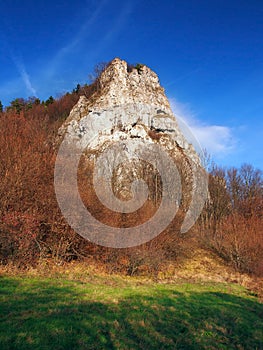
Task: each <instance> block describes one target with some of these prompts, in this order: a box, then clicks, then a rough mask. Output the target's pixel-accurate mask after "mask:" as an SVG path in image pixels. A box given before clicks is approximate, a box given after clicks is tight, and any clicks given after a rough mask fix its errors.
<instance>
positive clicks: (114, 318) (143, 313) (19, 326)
mask: <svg viewBox="0 0 263 350" xmlns="http://www.w3.org/2000/svg"><path fill="white" fill-rule="evenodd" d="M0 301H1V304H0V314H1V323H0V349H2V350H5V349H19V350H23V349H67V350H73V349H96V350H97V349H146V350H147V349H263V321H262V319H263V305H262V304H261V303H259V302H258V301H257V299H256V298H255V297H254V296H252V295H249V293H248V292H247V291H246V290H245V289H243V288H241V287H239V286H237V285H230V284H212V283H210V284H201V283H199V284H198V283H195V284H186V283H184V284H180V283H179V284H157V283H153V282H151V283H150V282H143V281H140V280H136V279H124V278H118V277H115V278H114V277H97V278H96V277H93V278H90V280H88V281H83V280H82V281H81V280H80V281H78V280H69V279H67V278H65V277H62V276H61V277H57V278H54V279H51V278H43V277H39V278H37V277H32V276H15V277H13V276H12V277H8V276H3V277H0Z"/></svg>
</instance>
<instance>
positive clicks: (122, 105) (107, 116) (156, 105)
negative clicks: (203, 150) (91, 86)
mask: <svg viewBox="0 0 263 350" xmlns="http://www.w3.org/2000/svg"><path fill="white" fill-rule="evenodd" d="M97 84H98V86H99V91H97V92H95V93H94V95H93V96H92V97H91V98H90V99H87V98H86V97H85V96H81V97H80V99H79V101H78V103H77V104H76V105H75V106H74V108H73V109H72V111H71V113H70V115H69V117H68V119H67V120H66V122H65V123H64V125H63V126H62V128H61V129H60V135H64V134H65V133H67V134H68V135H70V136H71V137H72V139H74V141H75V142H79V144H80V147H82V148H83V147H84V145H85V147H88V148H89V149H93V150H95V149H99V148H101V147H102V146H103V145H104V144H105V143H109V142H116V141H117V140H119V139H122V140H123V139H128V138H135V137H137V138H140V139H142V140H145V141H147V142H156V141H157V139H158V142H159V143H162V144H166V147H167V148H168V149H171V148H174V147H179V148H180V149H182V150H183V151H184V152H185V153H186V155H187V157H189V158H190V159H192V160H193V161H194V162H195V163H199V157H198V156H197V154H196V152H195V150H194V148H193V147H192V145H191V144H189V143H188V142H187V141H186V139H185V137H184V136H183V134H182V132H181V131H180V129H179V127H178V124H177V121H176V118H175V117H174V115H173V112H172V110H171V107H170V104H169V101H168V99H167V97H166V95H165V93H164V89H163V88H162V87H161V86H160V82H159V78H158V76H157V74H156V73H154V72H153V71H152V70H151V69H150V68H148V67H147V66H145V65H139V68H138V67H137V68H132V69H131V70H130V71H128V65H127V63H126V62H125V61H123V60H120V59H119V58H115V59H114V60H113V61H112V62H111V63H110V64H109V65H108V66H107V68H106V69H105V70H104V71H103V72H102V74H101V76H100V77H99V80H98V83H97ZM170 142H172V144H170Z"/></svg>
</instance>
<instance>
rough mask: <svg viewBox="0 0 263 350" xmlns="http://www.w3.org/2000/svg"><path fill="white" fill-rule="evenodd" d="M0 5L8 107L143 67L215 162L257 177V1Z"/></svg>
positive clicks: (262, 68)
mask: <svg viewBox="0 0 263 350" xmlns="http://www.w3.org/2000/svg"><path fill="white" fill-rule="evenodd" d="M0 4H1V21H0V42H1V46H0V100H1V101H2V102H3V104H4V105H8V104H9V103H10V101H12V100H13V99H14V98H16V97H24V98H26V97H29V96H33V95H35V96H37V97H39V98H40V99H46V98H48V97H49V96H50V95H53V96H55V97H56V96H59V95H61V94H63V93H64V92H66V91H71V90H72V89H73V88H74V87H75V86H76V85H77V83H80V84H82V83H86V82H88V77H89V74H90V73H91V72H92V70H93V67H94V65H95V64H96V63H98V62H105V61H109V60H111V59H113V58H114V57H120V58H122V59H125V60H127V61H129V62H130V63H137V62H141V63H144V64H146V65H148V66H149V67H150V68H152V69H153V70H154V71H155V72H156V73H157V74H158V75H159V77H160V80H161V84H162V85H163V86H164V88H165V90H166V93H167V95H168V97H169V99H170V101H171V104H172V107H173V109H174V111H175V113H176V114H178V115H179V116H180V117H182V118H183V119H184V120H185V121H186V122H187V124H188V125H189V126H190V127H191V129H192V131H193V133H194V135H195V136H196V137H197V138H198V139H199V141H200V143H201V145H202V147H204V148H206V149H207V151H208V153H210V154H211V155H212V157H213V159H214V160H215V161H216V163H218V164H219V165H223V166H240V165H241V164H242V163H244V162H247V163H251V164H252V165H254V166H255V167H259V168H261V169H263V157H262V149H263V94H262V92H263V2H262V0H250V1H247V0H186V1H179V0H178V1H177V0H176V1H172V0H171V1H169V0H163V1H157V0H145V1H139V0H134V1H132V0H126V1H125V0H123V1H117V0H113V1H110V0H97V1H92V0H91V1H85V0H81V1H79V0H74V1H62V0H53V1H50V0H45V1H44V0H34V1H32V0H24V1H21V0H2V1H0Z"/></svg>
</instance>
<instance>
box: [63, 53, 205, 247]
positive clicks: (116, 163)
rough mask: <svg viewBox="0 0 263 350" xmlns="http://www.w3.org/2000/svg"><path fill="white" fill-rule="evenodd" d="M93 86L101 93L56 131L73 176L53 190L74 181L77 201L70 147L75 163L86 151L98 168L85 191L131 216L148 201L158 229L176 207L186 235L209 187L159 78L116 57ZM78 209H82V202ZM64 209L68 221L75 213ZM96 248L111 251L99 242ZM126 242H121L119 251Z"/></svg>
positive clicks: (81, 102) (75, 110)
mask: <svg viewBox="0 0 263 350" xmlns="http://www.w3.org/2000/svg"><path fill="white" fill-rule="evenodd" d="M96 85H97V87H98V89H97V90H96V91H95V92H94V93H93V95H92V96H91V97H90V98H89V99H87V98H86V97H85V96H81V97H80V99H79V101H78V103H77V104H76V105H75V106H74V107H73V109H72V111H71V113H70V115H69V117H68V118H67V120H66V121H65V123H64V125H63V126H62V127H61V129H60V136H61V137H63V142H62V146H63V147H62V149H63V151H60V154H61V157H60V159H59V162H60V161H63V159H65V158H66V159H67V171H68V173H70V176H67V175H65V176H64V175H63V176H60V174H59V176H58V178H59V179H60V180H61V181H60V182H59V181H57V182H58V185H59V186H61V188H62V189H63V183H62V182H63V181H64V180H63V179H64V178H71V179H72V181H71V180H70V181H71V183H72V186H71V183H69V184H68V185H67V186H68V188H70V187H72V188H75V190H74V191H75V192H74V193H75V196H76V197H78V196H79V195H78V193H77V190H76V179H75V177H76V173H77V165H78V161H76V160H75V158H74V155H72V153H71V148H70V145H74V147H73V148H74V152H75V153H76V154H78V157H79V159H80V157H81V153H82V154H83V153H84V154H85V159H86V161H87V162H88V160H91V159H92V160H93V161H95V163H96V164H97V168H96V169H97V170H96V171H95V170H94V174H95V176H94V179H95V180H94V182H93V184H91V185H90V188H91V187H92V186H93V185H94V186H95V187H96V195H97V196H98V198H99V199H100V201H101V202H102V203H104V204H105V205H106V206H107V207H108V208H110V209H111V210H113V211H115V212H119V213H133V212H134V211H136V210H138V209H139V208H140V207H141V206H142V205H143V203H145V201H146V202H147V199H148V200H149V202H151V203H154V205H155V206H156V207H157V208H158V206H159V209H158V210H157V214H156V215H155V216H154V218H155V220H156V221H154V224H153V226H154V227H158V229H159V227H161V228H163V227H166V226H168V224H169V222H170V221H169V220H170V219H171V218H173V217H174V213H175V212H176V211H177V209H178V208H180V210H179V212H180V214H182V215H181V216H180V217H181V219H180V220H181V221H180V220H179V221H180V222H181V223H182V232H185V231H187V230H188V229H189V227H191V225H192V224H193V222H194V221H195V220H196V218H197V216H198V214H199V213H200V211H201V209H202V205H203V203H204V200H205V197H206V193H205V192H206V181H205V177H204V176H203V175H204V171H203V169H202V167H201V163H200V159H199V156H198V154H197V153H196V151H195V150H194V148H193V146H192V145H191V144H189V143H188V142H187V141H186V139H185V137H184V136H183V134H182V132H181V130H180V129H179V127H178V124H177V121H176V118H175V116H174V115H173V113H172V110H171V107H170V104H169V101H168V99H167V97H166V95H165V92H164V89H163V88H162V87H161V86H160V83H159V79H158V76H157V75H156V73H154V72H153V71H152V70H151V69H150V68H148V67H146V66H144V65H138V66H137V67H133V68H131V67H129V66H128V65H127V63H126V62H125V61H123V60H120V59H118V58H115V59H114V60H113V61H112V62H110V63H109V64H108V66H107V67H106V68H105V70H104V71H103V72H102V73H101V75H100V77H99V78H98V80H97V81H96ZM68 145H69V147H68ZM60 148H61V147H60ZM73 148H72V149H73ZM71 164H74V165H71ZM73 167H74V169H73ZM71 168H72V169H73V170H72V169H71ZM57 169H60V165H58V166H57ZM61 169H62V170H63V167H62V168H61ZM138 179H139V181H137V180H138ZM140 179H142V180H143V181H144V182H143V181H140ZM145 183H146V184H147V186H148V193H147V191H145V186H144V185H145ZM134 184H135V185H134ZM133 185H134V186H133ZM61 198H62V196H61ZM163 198H166V199H165V200H163ZM61 203H62V204H61V205H64V206H65V208H67V207H68V205H67V204H68V199H65V200H64V199H63V198H62V199H61ZM78 206H79V207H81V206H82V204H81V203H80V199H78ZM66 210H67V211H66ZM66 210H65V212H67V213H68V215H69V216H70V215H71V212H72V211H73V210H74V208H73V209H70V210H69V209H68V208H67V209H66ZM158 213H161V214H158ZM168 214H169V215H168ZM71 216H72V215H71ZM183 217H184V218H183ZM169 218H170V219H169ZM168 219H169V220H168ZM125 220H126V219H125ZM125 220H124V221H125ZM177 222H178V220H177ZM94 225H95V226H96V225H97V224H94ZM77 226H78V227H79V226H80V224H79V223H78V224H77ZM103 230H106V228H105V227H104V228H103ZM147 230H148V231H147ZM161 230H162V229H160V232H161ZM153 231H154V230H153ZM157 231H158V230H157ZM151 232H152V226H151V227H150V226H149V229H145V227H144V226H143V227H142V228H141V229H140V230H138V237H140V235H146V236H147V238H146V236H145V238H144V239H142V240H140V239H139V241H140V242H145V241H147V240H150V239H151V238H152V237H153V236H154V235H155V234H154V235H152V234H151ZM122 237H124V236H119V238H118V239H119V240H122V239H124V238H122ZM126 239H128V240H130V238H127V237H126ZM137 241H138V240H137ZM96 242H100V244H105V245H110V246H112V242H111V243H108V242H107V243H105V242H106V241H104V238H102V239H101V240H96ZM101 242H102V243H101ZM125 244H126V243H125V242H123V243H120V242H119V243H118V244H117V245H116V246H118V247H123V246H126V245H125ZM129 245H133V243H131V242H130V243H129V244H128V246H129Z"/></svg>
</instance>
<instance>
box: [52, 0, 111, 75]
mask: <svg viewBox="0 0 263 350" xmlns="http://www.w3.org/2000/svg"><path fill="white" fill-rule="evenodd" d="M107 2H108V0H104V1H101V2H100V3H99V6H98V7H97V8H96V9H95V11H94V12H93V13H92V15H91V16H90V17H89V14H87V20H86V21H85V22H84V23H82V25H81V26H80V29H79V31H78V32H77V33H76V34H75V35H74V36H73V37H71V38H70V39H69V40H68V42H67V43H66V44H65V45H64V46H63V47H61V48H60V49H59V50H58V52H57V53H56V55H55V56H54V58H53V60H52V61H51V63H49V65H48V69H47V72H46V73H47V75H48V76H49V77H52V76H53V75H54V74H55V73H56V71H57V69H58V67H59V66H60V65H61V63H62V62H63V60H64V59H65V58H66V57H67V55H68V54H70V53H72V52H73V50H76V48H77V46H78V45H80V44H81V43H82V42H83V41H84V40H85V39H87V36H88V35H89V34H90V33H91V28H92V26H93V24H94V23H95V22H96V20H97V19H98V16H99V14H100V12H101V11H102V9H103V8H104V6H105V5H106V3H107Z"/></svg>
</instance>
